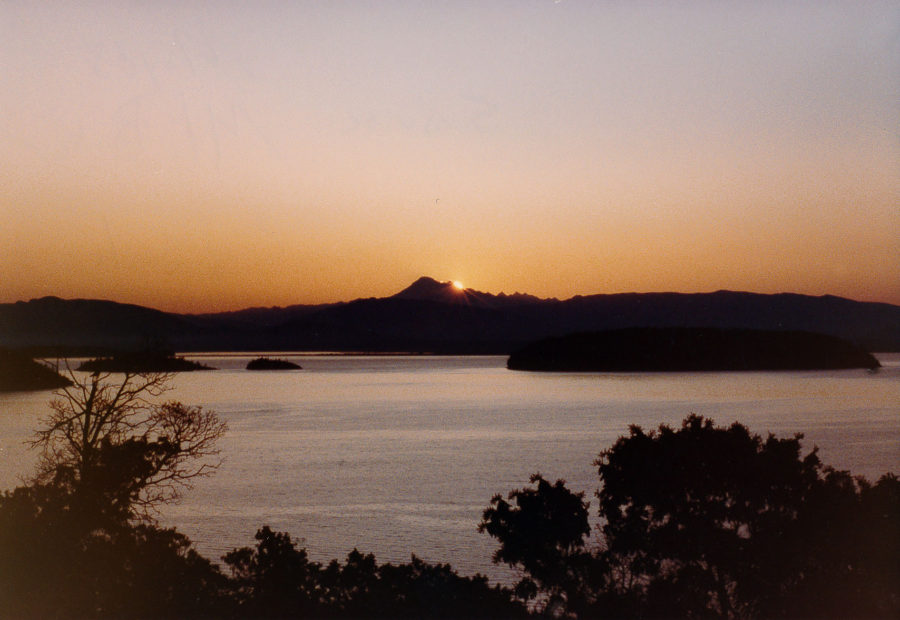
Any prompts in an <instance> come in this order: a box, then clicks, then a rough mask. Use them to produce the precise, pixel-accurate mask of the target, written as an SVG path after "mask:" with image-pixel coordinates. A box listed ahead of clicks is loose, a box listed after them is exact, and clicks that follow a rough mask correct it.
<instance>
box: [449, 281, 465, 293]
mask: <svg viewBox="0 0 900 620" xmlns="http://www.w3.org/2000/svg"><path fill="white" fill-rule="evenodd" d="M452 284H453V288H455V289H456V290H457V291H464V290H466V287H465V286H463V283H462V282H460V281H459V280H454V281H453V282H452Z"/></svg>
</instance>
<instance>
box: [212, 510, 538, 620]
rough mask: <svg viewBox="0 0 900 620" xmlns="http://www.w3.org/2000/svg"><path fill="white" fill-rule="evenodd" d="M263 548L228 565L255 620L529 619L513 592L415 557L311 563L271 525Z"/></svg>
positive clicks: (246, 613) (235, 554) (243, 610)
mask: <svg viewBox="0 0 900 620" xmlns="http://www.w3.org/2000/svg"><path fill="white" fill-rule="evenodd" d="M256 540H257V544H256V547H255V548H249V547H244V548H242V549H235V550H234V551H232V552H231V553H229V554H228V555H226V556H225V557H224V558H223V559H224V560H225V563H226V564H227V565H228V566H229V567H230V569H231V573H232V580H231V587H232V600H233V601H234V602H235V603H236V605H237V612H236V613H237V615H238V616H240V617H252V618H304V617H314V618H516V617H524V616H525V615H526V612H525V608H524V606H522V605H521V604H519V603H517V602H515V601H514V600H513V597H512V593H511V592H510V591H509V590H506V589H504V588H500V587H496V586H494V587H492V586H490V585H488V582H487V579H486V578H485V577H482V576H479V575H476V576H475V577H462V576H460V575H458V574H457V573H456V571H454V570H453V569H452V568H451V567H450V566H449V565H446V564H429V563H427V562H423V561H422V560H420V559H419V558H416V557H415V556H413V557H412V560H411V561H410V562H409V563H408V564H399V565H394V564H382V565H380V566H379V565H378V563H377V562H376V561H375V558H374V556H372V555H371V554H370V555H363V554H361V553H360V552H359V551H357V550H355V549H354V550H353V551H352V552H350V554H349V555H348V556H347V560H346V562H345V563H344V564H343V565H342V564H340V563H339V562H338V561H336V560H333V561H332V562H331V563H329V564H328V565H327V566H325V567H323V566H322V565H321V564H319V563H316V562H311V561H310V560H309V557H308V556H307V553H306V550H305V549H298V548H297V547H296V544H295V543H294V541H293V540H292V539H291V537H290V536H289V535H288V534H286V533H281V532H273V531H272V530H271V529H270V528H269V527H263V528H262V529H261V530H259V531H258V532H257V533H256Z"/></svg>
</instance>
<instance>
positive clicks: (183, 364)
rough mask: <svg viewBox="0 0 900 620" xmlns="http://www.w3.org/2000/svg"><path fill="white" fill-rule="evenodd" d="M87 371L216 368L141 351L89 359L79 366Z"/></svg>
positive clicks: (137, 371) (175, 370) (181, 358)
mask: <svg viewBox="0 0 900 620" xmlns="http://www.w3.org/2000/svg"><path fill="white" fill-rule="evenodd" d="M78 370H82V371H85V372H131V373H145V372H191V371H194V370H215V368H212V367H210V366H205V365H204V364H200V363H198V362H192V361H190V360H186V359H184V358H183V357H176V356H175V355H174V354H173V353H169V352H165V351H140V352H130V353H119V354H116V355H114V356H112V357H99V358H96V359H92V360H88V361H86V362H84V363H83V364H81V366H79V367H78Z"/></svg>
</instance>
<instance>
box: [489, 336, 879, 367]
mask: <svg viewBox="0 0 900 620" xmlns="http://www.w3.org/2000/svg"><path fill="white" fill-rule="evenodd" d="M880 365H881V364H879V362H878V360H877V359H875V357H874V356H873V355H871V354H870V353H868V352H866V351H864V350H863V349H861V348H859V347H857V346H856V345H854V344H852V343H850V342H848V341H846V340H842V339H840V338H837V337H835V336H829V335H825V334H818V333H812V332H801V331H770V330H753V329H720V328H705V327H646V328H644V327H635V328H626V329H617V330H609V331H601V332H581V333H575V334H569V335H566V336H560V337H553V338H546V339H543V340H539V341H537V342H534V343H532V344H530V345H527V346H525V347H524V348H522V349H521V350H519V351H516V352H515V353H513V354H512V355H510V357H509V360H508V361H507V368H509V369H511V370H534V371H560V372H591V371H605V372H665V371H672V372H674V371H681V372H691V371H742V370H830V369H840V368H868V369H876V368H878V367H879V366H880Z"/></svg>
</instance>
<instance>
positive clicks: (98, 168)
mask: <svg viewBox="0 0 900 620" xmlns="http://www.w3.org/2000/svg"><path fill="white" fill-rule="evenodd" d="M0 83H2V85H3V86H2V88H0V302H12V301H17V300H27V299H30V298H35V297H41V296H45V295H56V296H59V297H64V298H76V297H79V298H100V299H112V300H115V301H120V302H128V303H137V304H141V305H146V306H150V307H154V308H159V309H163V310H169V311H176V312H205V311H216V310H235V309H240V308H244V307H249V306H273V305H282V306H283V305H289V304H298V303H322V302H332V301H340V300H350V299H355V298H359V297H371V296H375V297H380V296H387V295H391V294H393V293H396V292H398V291H399V290H401V289H402V288H404V287H406V286H407V285H408V284H410V283H411V282H412V281H413V280H415V279H416V278H418V277H419V276H423V275H427V276H431V277H434V278H437V279H439V280H458V281H461V282H462V283H464V284H465V285H466V286H469V287H472V288H475V289H478V290H482V291H488V292H493V293H499V292H506V293H512V292H516V291H519V292H527V293H530V294H534V295H539V296H541V297H558V298H561V299H563V298H568V297H571V296H573V295H577V294H596V293H618V292H650V291H678V292H704V291H714V290H720V289H730V290H743V291H753V292H760V293H778V292H795V293H803V294H810V295H823V294H833V295H840V296H843V297H849V298H852V299H858V300H866V301H882V302H889V303H894V304H900V3H897V2H895V1H888V2H879V1H878V0H866V1H865V2H857V1H853V2H849V1H848V2H830V1H828V0H819V1H810V2H799V1H796V2H795V1H790V0H787V1H778V2H775V1H766V0H762V1H760V2H738V1H727V0H726V1H716V2H713V1H710V2H700V1H688V0H685V1H683V2H662V1H660V2H649V1H641V0H638V1H634V2H631V1H629V2H626V1H624V0H623V1H608V2H604V1H600V0H594V1H580V0H556V1H553V0H540V1H538V0H494V1H490V0H482V1H479V2H467V1H452V2H442V1H440V0H434V1H428V2H426V1H422V2H414V1H391V0H383V1H378V2H367V1H364V0H359V1H353V2H343V1H340V0H336V1H302V0H301V1H297V2H282V1H275V2H267V1H265V0H262V1H259V2H229V1H227V0H223V1H219V2H201V1H189V2H175V1H174V0H173V1H166V0H163V1H161V2H127V1H117V2H77V3H76V2H30V1H20V0H5V1H4V2H2V3H0Z"/></svg>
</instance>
